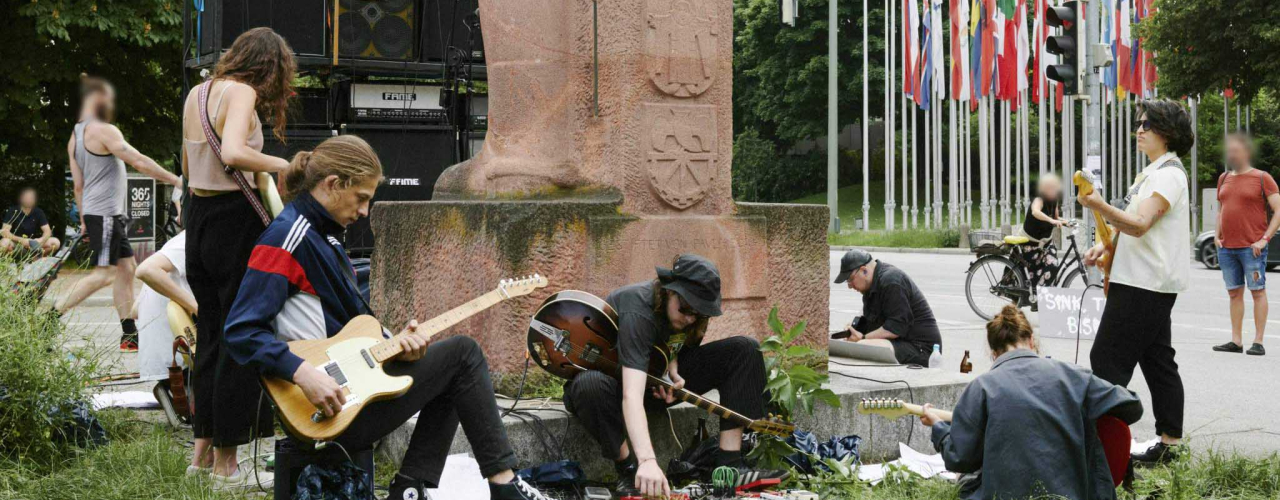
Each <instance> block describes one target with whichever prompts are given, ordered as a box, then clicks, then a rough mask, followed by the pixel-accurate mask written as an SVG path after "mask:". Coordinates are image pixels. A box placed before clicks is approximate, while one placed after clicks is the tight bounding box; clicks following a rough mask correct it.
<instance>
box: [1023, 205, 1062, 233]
mask: <svg viewBox="0 0 1280 500" xmlns="http://www.w3.org/2000/svg"><path fill="white" fill-rule="evenodd" d="M1041 200H1042V201H1041V202H1042V203H1043V206H1041V207H1040V211H1041V212H1044V214H1045V215H1048V216H1049V217H1055V218H1056V217H1057V216H1058V200H1053V201H1049V200H1045V199H1043V198H1041ZM1025 217H1026V219H1025V221H1024V222H1023V223H1022V231H1023V232H1025V233H1027V236H1030V237H1032V238H1035V239H1037V240H1043V239H1045V238H1048V237H1049V236H1051V235H1053V224H1050V223H1048V222H1045V221H1042V220H1040V219H1037V218H1036V217H1035V216H1034V215H1032V214H1031V207H1027V215H1026V216H1025Z"/></svg>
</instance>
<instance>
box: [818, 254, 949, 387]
mask: <svg viewBox="0 0 1280 500" xmlns="http://www.w3.org/2000/svg"><path fill="white" fill-rule="evenodd" d="M835 282H836V283H845V282H848V283H849V288H852V289H854V290H857V291H858V292H859V293H861V294H862V316H860V317H858V318H857V319H855V320H854V322H853V323H850V324H849V325H848V326H847V327H846V328H845V331H843V332H840V333H837V334H836V335H835V336H834V337H833V338H845V337H848V338H849V340H850V341H853V342H862V343H868V344H876V345H882V346H884V347H886V348H889V349H893V356H894V357H895V358H897V359H898V362H899V363H902V364H904V365H906V364H912V365H920V366H929V355H930V354H933V346H935V345H937V346H938V347H939V349H941V347H942V334H941V332H939V331H938V322H937V320H935V319H934V317H933V310H932V309H930V308H929V302H928V301H926V300H925V299H924V294H923V293H920V289H919V288H917V287H916V284H915V282H913V281H911V278H910V277H908V276H907V274H906V273H904V272H902V270H901V269H898V268H897V267H894V266H892V265H889V264H888V263H885V262H880V261H878V260H874V259H872V258H871V254H870V253H867V252H866V251H865V250H858V249H853V250H849V251H848V252H847V253H845V254H844V257H843V258H841V259H840V274H838V275H836V281H835Z"/></svg>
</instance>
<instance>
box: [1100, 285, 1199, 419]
mask: <svg viewBox="0 0 1280 500" xmlns="http://www.w3.org/2000/svg"><path fill="white" fill-rule="evenodd" d="M1177 299H1178V294H1176V293H1159V292H1153V291H1150V290H1144V289H1141V288H1136V287H1132V286H1128V285H1122V284H1120V283H1112V284H1111V289H1110V291H1109V292H1108V293H1107V305H1106V308H1105V309H1103V311H1102V321H1101V323H1100V324H1099V325H1098V337H1097V339H1096V340H1094V341H1093V350H1092V351H1090V352H1089V362H1090V364H1092V365H1093V374H1094V375H1097V376H1098V378H1101V379H1103V380H1106V381H1107V382H1111V383H1113V384H1115V385H1119V386H1122V387H1127V386H1128V385H1129V381H1130V380H1132V379H1133V367H1134V366H1135V365H1137V366H1141V367H1142V375H1143V376H1144V377H1146V379H1147V386H1148V387H1150V388H1151V408H1152V412H1153V413H1154V414H1155V416H1156V433H1157V434H1167V435H1169V437H1174V438H1181V437H1182V413H1183V409H1184V408H1183V400H1184V397H1185V396H1184V394H1183V390H1182V376H1181V375H1178V363H1176V362H1175V361H1174V360H1173V356H1174V354H1175V352H1174V350H1173V345H1172V329H1171V326H1170V322H1171V320H1170V317H1169V315H1170V313H1171V312H1172V311H1173V303H1174V301H1176V300H1177Z"/></svg>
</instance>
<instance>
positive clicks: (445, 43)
mask: <svg viewBox="0 0 1280 500" xmlns="http://www.w3.org/2000/svg"><path fill="white" fill-rule="evenodd" d="M479 8H480V2H479V0H426V3H425V5H423V10H425V11H426V12H425V13H424V16H423V17H424V23H425V24H424V26H423V28H424V29H423V34H422V54H423V57H422V59H423V60H424V61H430V62H444V61H445V60H446V59H445V55H446V54H447V53H448V51H449V50H451V49H450V47H453V49H456V52H457V54H458V55H463V56H464V57H462V58H461V59H458V61H460V62H465V61H470V62H474V63H484V36H483V35H482V34H481V27H480V15H479V14H478V10H479Z"/></svg>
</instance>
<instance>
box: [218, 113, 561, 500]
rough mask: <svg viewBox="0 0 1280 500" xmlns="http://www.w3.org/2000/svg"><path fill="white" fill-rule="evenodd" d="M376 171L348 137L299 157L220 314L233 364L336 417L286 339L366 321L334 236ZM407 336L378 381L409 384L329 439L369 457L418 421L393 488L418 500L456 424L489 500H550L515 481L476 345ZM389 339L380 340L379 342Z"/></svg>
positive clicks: (338, 395)
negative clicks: (278, 208) (279, 208)
mask: <svg viewBox="0 0 1280 500" xmlns="http://www.w3.org/2000/svg"><path fill="white" fill-rule="evenodd" d="M381 179H382V166H381V163H380V162H379V161H378V157H377V155H376V154H375V153H374V152H373V149H372V148H370V147H369V144H368V143H366V142H364V141H363V140H360V139H359V138H357V137H355V136H339V137H334V138H332V139H329V140H327V141H325V142H324V143H322V144H320V145H319V146H317V147H316V149H315V151H311V152H302V153H298V155H297V156H295V157H294V158H293V161H292V162H291V163H290V165H289V169H288V170H286V172H285V173H284V180H285V181H286V182H284V183H283V185H284V186H286V189H287V190H288V192H286V193H285V196H284V198H285V199H286V200H291V201H290V203H289V205H288V206H286V207H285V209H284V211H283V212H282V213H281V214H280V216H279V217H276V219H275V221H273V222H272V223H271V225H270V226H269V227H267V229H266V231H265V232H263V233H262V236H261V237H260V238H259V239H258V243H257V246H256V247H254V249H253V253H252V256H251V257H250V258H249V269H248V271H247V272H246V274H245V277H244V281H243V282H242V283H241V285H240V293H239V295H237V296H236V300H235V302H234V303H233V305H232V306H231V311H230V313H229V314H228V316H227V325H226V342H227V346H228V348H229V351H230V354H231V356H232V357H234V358H235V360H236V361H237V362H239V363H241V364H245V365H249V366H252V367H255V368H257V369H259V370H260V371H262V373H263V374H264V375H266V376H269V377H274V378H279V379H283V380H288V381H291V382H293V383H294V384H297V385H298V386H299V387H301V389H302V391H303V393H305V394H306V396H307V399H308V400H309V401H310V402H311V403H312V404H314V405H315V406H316V408H318V409H319V410H321V411H323V412H324V414H325V415H326V416H333V415H334V414H335V413H336V412H337V411H339V410H341V408H342V406H343V405H344V404H345V403H346V397H345V395H344V392H343V389H342V388H341V387H339V384H338V383H337V382H336V381H335V380H334V378H333V377H332V376H330V375H329V374H327V373H325V372H323V371H320V370H318V369H317V368H316V367H315V366H312V365H311V364H310V363H307V362H305V361H303V360H302V358H300V357H298V356H297V355H295V354H293V353H292V352H290V350H289V346H288V345H287V344H286V342H285V341H286V340H302V339H317V338H327V337H332V336H334V335H336V334H337V333H338V332H339V331H340V330H341V329H342V328H343V325H345V324H347V323H348V322H350V321H351V320H352V319H353V318H355V317H357V316H360V315H364V314H370V311H369V306H368V304H366V303H365V301H364V298H363V296H362V295H361V294H360V291H359V290H358V289H357V288H356V280H355V270H354V269H353V268H352V267H351V261H350V260H349V259H347V255H346V252H345V251H343V249H342V245H341V244H340V243H339V242H338V239H337V236H339V235H340V234H341V233H342V231H343V230H344V229H345V228H346V226H349V225H350V224H352V223H354V222H355V221H356V220H357V219H359V218H361V217H365V216H367V215H368V213H369V200H370V199H372V198H373V194H374V191H375V189H376V188H377V186H378V183H379V182H380V181H381ZM417 327H418V323H417V321H410V322H409V325H408V326H406V327H405V332H404V333H407V335H403V336H401V337H400V348H401V349H402V350H403V352H402V353H400V354H399V356H397V357H395V358H392V359H391V360H390V361H389V362H387V363H386V364H385V365H384V368H385V371H386V372H387V374H389V375H392V376H409V377H411V378H412V379H413V384H412V386H411V387H410V388H409V389H408V391H407V392H405V393H404V394H403V395H401V396H400V397H397V398H394V399H388V400H382V401H376V402H372V403H368V404H367V405H366V406H365V407H364V409H363V411H361V412H360V413H359V414H358V416H357V417H355V420H354V421H353V422H352V423H351V425H350V427H348V428H347V430H346V431H345V432H343V433H342V434H341V435H339V436H338V437H337V438H336V439H334V442H336V443H338V444H340V445H342V447H343V448H344V449H346V450H349V451H350V452H353V453H354V452H355V451H356V450H363V449H368V448H369V447H370V446H372V445H373V443H374V442H375V441H377V440H379V439H382V437H383V436H385V435H387V434H388V433H390V432H391V431H393V430H395V429H396V428H398V427H399V426H400V425H401V424H403V423H404V422H405V421H406V420H408V419H409V418H410V417H412V416H413V415H414V414H415V413H419V412H420V413H419V419H418V425H417V427H416V428H415V429H414V432H413V437H412V438H411V439H410V441H409V449H408V450H406V451H405V456H404V460H403V462H402V464H401V466H400V471H399V472H398V473H397V474H396V477H395V479H394V480H393V481H392V483H391V486H390V490H391V493H390V496H389V497H388V498H390V499H393V500H402V499H403V500H416V499H420V498H424V496H425V492H424V491H423V490H424V488H426V487H434V486H437V485H438V484H439V481H440V474H441V472H442V470H443V468H444V463H445V457H446V455H448V453H449V446H450V445H451V444H452V442H453V436H454V434H455V433H456V431H457V428H458V425H459V423H461V425H462V429H463V431H464V432H465V433H466V435H467V439H468V441H470V442H471V446H472V450H473V452H474V454H475V458H476V460H477V461H478V462H479V463H480V472H481V473H482V474H483V475H484V476H485V477H487V478H488V479H489V494H490V498H493V499H495V500H550V499H548V497H546V496H545V495H543V494H541V493H540V492H538V490H537V489H535V488H534V487H533V486H531V485H529V484H528V483H525V482H524V481H522V480H521V479H519V478H517V477H515V475H514V474H513V473H512V471H511V469H512V468H513V467H514V466H515V465H516V458H515V453H514V452H513V451H512V448H511V445H510V443H508V441H507V434H506V430H505V429H504V428H503V426H502V420H501V417H499V415H498V407H497V402H496V400H495V399H494V397H493V386H492V384H491V383H490V380H489V366H488V363H487V361H486V360H485V357H484V353H483V352H482V351H481V350H480V346H479V345H478V344H476V342H475V341H474V340H472V339H471V338H470V337H463V336H457V337H452V338H449V339H445V340H441V341H438V342H433V343H431V346H430V348H429V349H428V347H427V341H426V339H425V338H424V337H423V336H422V335H415V334H414V333H415V332H417ZM385 334H386V332H384V335H385Z"/></svg>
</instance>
